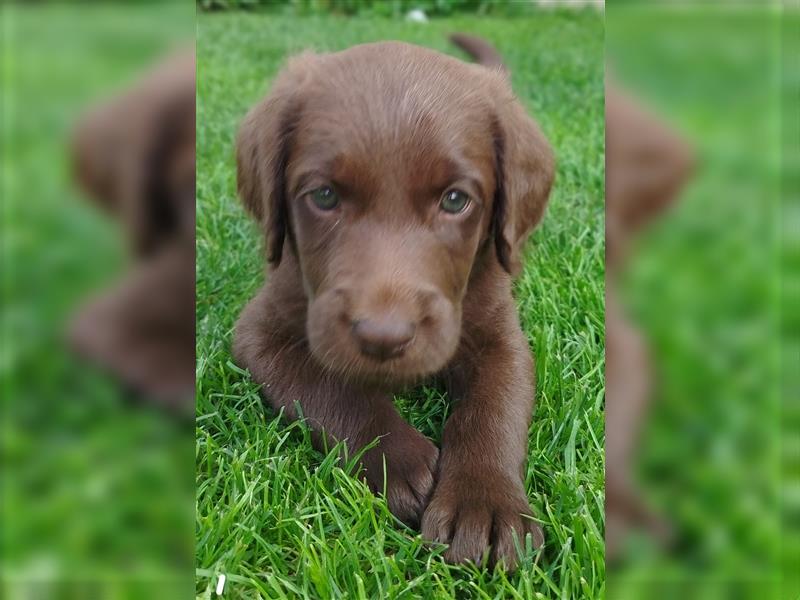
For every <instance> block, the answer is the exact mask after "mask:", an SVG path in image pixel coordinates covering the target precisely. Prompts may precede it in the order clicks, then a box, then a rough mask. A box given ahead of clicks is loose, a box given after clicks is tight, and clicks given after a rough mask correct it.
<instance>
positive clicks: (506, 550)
mask: <svg viewBox="0 0 800 600" xmlns="http://www.w3.org/2000/svg"><path fill="white" fill-rule="evenodd" d="M509 312H510V313H511V314H513V315H514V316H513V317H509V319H508V323H507V324H506V325H505V326H504V327H502V331H498V332H497V333H496V334H495V335H494V336H493V337H492V339H491V341H490V342H489V343H487V345H486V346H485V347H484V348H482V349H481V352H480V360H474V359H473V360H470V361H469V363H468V364H464V365H463V366H462V367H461V369H462V372H463V373H467V375H466V376H465V377H464V378H463V381H462V382H461V383H459V384H458V385H459V387H460V386H461V385H463V386H464V389H463V392H459V391H455V393H456V394H457V395H456V396H455V398H456V399H457V404H456V407H455V409H454V411H453V414H452V416H451V417H450V419H449V420H448V421H447V424H446V425H445V429H444V436H443V439H442V452H441V457H440V459H439V471H438V482H437V484H436V489H435V491H434V494H433V498H432V499H431V502H430V504H429V505H428V509H427V510H426V512H425V515H424V516H423V519H422V534H423V535H424V536H425V537H427V538H428V539H432V540H435V541H438V542H443V543H447V544H449V546H450V547H449V548H448V550H447V552H446V553H445V558H446V559H447V560H449V561H451V562H463V561H466V560H472V561H475V562H480V561H481V560H482V557H483V555H484V553H485V552H486V551H487V550H490V559H491V561H492V562H496V561H498V560H501V559H502V560H504V561H505V564H506V565H507V566H508V567H509V568H513V567H514V566H515V564H516V559H517V557H516V551H515V547H514V541H513V536H514V532H516V535H517V536H518V537H519V539H520V543H521V544H523V545H524V538H525V535H526V534H528V533H530V534H532V538H533V539H532V541H533V544H534V546H537V547H538V546H540V545H541V544H542V543H543V541H544V537H543V535H542V532H541V529H540V528H539V526H538V525H536V523H534V522H533V521H532V520H531V519H530V515H531V508H530V505H529V504H528V499H527V497H526V494H525V488H524V486H523V479H522V477H523V468H524V464H525V457H526V453H527V452H526V451H527V446H528V444H527V439H528V424H529V422H530V416H531V411H532V407H533V394H534V387H533V362H532V359H531V355H530V351H529V349H528V345H527V343H526V341H525V339H524V337H523V335H522V332H521V331H520V329H519V325H518V323H517V321H516V316H515V313H513V311H509ZM452 392H453V391H451V393H452ZM460 393H463V396H460Z"/></svg>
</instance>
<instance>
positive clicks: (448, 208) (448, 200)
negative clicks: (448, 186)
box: [439, 190, 469, 215]
mask: <svg viewBox="0 0 800 600" xmlns="http://www.w3.org/2000/svg"><path fill="white" fill-rule="evenodd" d="M468 205H469V196H468V195H467V194H466V193H464V192H462V191H461V190H448V191H447V192H445V194H444V196H442V200H441V202H439V206H440V207H441V209H442V210H443V211H444V212H446V213H450V214H451V215H455V214H458V213H460V212H463V211H464V210H465V209H466V208H467V206H468Z"/></svg>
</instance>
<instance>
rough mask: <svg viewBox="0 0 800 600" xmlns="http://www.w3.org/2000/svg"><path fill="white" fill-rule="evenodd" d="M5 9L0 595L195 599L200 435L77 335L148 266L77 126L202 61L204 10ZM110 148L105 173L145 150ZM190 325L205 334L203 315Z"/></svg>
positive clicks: (124, 117)
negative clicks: (105, 203)
mask: <svg viewBox="0 0 800 600" xmlns="http://www.w3.org/2000/svg"><path fill="white" fill-rule="evenodd" d="M0 10H2V61H1V64H2V67H0V68H2V84H0V88H1V89H2V111H3V112H2V148H3V152H2V160H3V171H2V173H3V176H2V199H3V202H2V206H3V217H2V234H1V235H0V238H1V239H2V244H3V249H2V253H1V254H2V267H0V270H1V271H2V274H3V277H2V298H3V300H2V309H3V310H2V327H3V334H2V353H1V354H0V356H1V357H2V358H0V381H2V390H3V393H2V435H1V436H0V447H1V448H2V474H1V475H0V477H2V482H1V483H0V488H1V489H2V501H1V502H0V517H1V522H2V525H0V540H2V541H1V542H0V543H1V544H2V546H1V548H2V550H1V555H0V556H1V560H2V563H1V564H2V567H1V569H2V571H1V572H2V583H1V584H0V597H3V598H11V599H16V598H50V597H65V598H71V597H75V598H124V597H141V598H159V597H165V598H176V597H182V596H189V595H190V594H191V593H192V579H193V577H192V576H193V573H192V550H193V543H194V542H193V533H194V532H193V527H192V520H193V515H192V498H193V483H192V482H193V477H192V475H193V471H194V466H193V465H194V456H193V452H192V447H193V446H192V427H191V422H190V421H188V420H187V419H186V418H180V417H179V416H177V415H176V414H174V411H168V410H165V407H164V406H163V404H159V403H151V402H148V401H147V400H148V398H146V396H147V394H143V393H142V390H141V389H139V388H137V387H136V386H134V385H133V384H130V385H127V384H125V385H120V377H119V374H118V373H117V372H115V369H114V368H113V367H111V366H110V365H109V366H105V367H104V366H100V365H99V364H98V361H97V360H86V359H84V358H78V357H77V355H76V354H75V353H73V352H72V351H70V350H68V339H69V336H70V335H72V334H68V332H67V328H68V323H70V322H72V320H73V319H74V317H75V315H76V314H78V313H79V312H80V311H81V310H82V309H83V308H84V307H85V306H86V305H87V302H89V301H90V300H89V299H90V298H95V297H96V295H97V294H103V293H104V292H105V291H106V290H109V289H113V288H114V287H115V286H119V285H120V283H121V282H122V281H123V280H124V279H125V278H126V277H128V274H129V273H132V272H133V271H135V270H136V269H138V268H139V267H138V265H139V263H140V259H139V255H138V254H137V253H136V252H134V251H133V250H132V248H131V246H132V244H131V240H130V236H129V235H128V231H127V230H126V226H125V225H124V224H123V222H122V221H124V218H121V217H120V211H117V210H103V209H101V207H100V206H98V203H100V202H101V201H102V199H101V198H100V197H99V196H103V195H104V194H102V193H101V194H99V196H98V197H96V198H90V197H91V196H92V194H91V193H90V192H89V190H88V187H87V186H85V185H84V186H79V181H78V177H76V175H77V173H76V170H77V168H76V166H77V165H76V163H77V162H78V161H77V156H76V152H77V149H76V147H75V145H74V135H75V134H74V132H75V129H76V126H77V124H78V121H79V119H83V118H84V117H85V116H86V115H87V112H88V113H91V112H92V111H94V110H95V108H94V107H98V106H102V105H104V103H106V102H108V101H109V99H110V98H112V97H118V96H119V95H124V94H125V93H127V90H129V89H130V88H131V86H133V85H135V82H136V81H138V80H139V78H140V77H141V76H142V73H144V72H146V71H147V70H149V69H151V68H152V66H153V65H154V64H157V63H159V62H160V61H161V60H162V58H163V57H164V56H165V55H167V54H169V53H171V52H173V51H174V49H175V48H176V47H177V46H185V45H186V44H187V43H189V44H190V46H191V44H192V41H193V40H192V37H193V32H194V11H195V6H194V4H193V3H191V2H183V3H181V4H178V3H173V4H169V5H166V6H162V7H159V8H158V13H156V12H155V8H154V7H153V6H151V5H148V4H139V3H133V4H122V3H120V4H113V5H99V4H94V3H89V4H73V5H70V4H56V3H20V4H11V3H3V5H2V8H0ZM190 74H191V75H192V76H193V68H190ZM134 104H136V103H134ZM138 104H139V107H138V108H137V107H136V106H132V107H129V109H128V110H123V111H121V112H119V113H117V114H116V115H115V116H114V118H112V119H110V122H109V123H108V124H107V127H104V128H101V130H103V131H111V130H112V129H114V128H115V127H116V129H115V130H117V131H122V130H121V129H120V128H119V124H120V123H125V122H126V121H127V122H130V123H134V122H136V119H137V118H138V117H137V116H136V115H137V112H141V109H142V107H143V106H146V105H147V103H146V102H144V103H142V102H139V103H138ZM193 108H194V107H193V102H192V106H191V110H192V111H193ZM192 122H193V118H192ZM192 134H193V132H192ZM101 146H102V147H101V148H99V149H98V150H97V154H98V158H99V159H101V162H102V161H106V162H108V163H109V164H111V163H112V162H114V161H116V160H117V159H118V158H119V157H120V156H122V155H123V154H124V153H125V152H127V151H128V150H130V149H131V148H133V147H134V142H133V140H132V139H130V137H129V136H128V135H127V134H126V135H123V136H121V137H120V138H119V139H109V140H105V141H104V143H103V144H101ZM191 146H192V153H193V147H194V144H193V142H192V144H191ZM193 162H194V161H193V158H192V160H191V163H192V168H191V171H192V175H193ZM131 177H132V180H131V182H132V183H133V184H134V185H136V184H137V183H138V182H141V181H144V178H143V177H142V176H140V174H132V175H131ZM192 187H193V184H192ZM92 200H94V202H92ZM192 204H193V202H192ZM126 218H127V217H126ZM188 275H189V277H190V278H193V269H192V268H191V266H190V269H189V271H188ZM158 293H159V290H154V291H153V294H154V295H155V294H158ZM161 293H162V294H164V293H165V294H166V295H167V296H168V295H169V293H168V292H164V291H163V290H161ZM187 309H188V316H189V318H190V319H191V320H192V326H193V305H192V304H190V305H189V306H188V307H187ZM89 324H90V325H92V326H94V329H95V330H96V332H99V330H100V329H101V328H100V327H99V325H98V323H97V322H95V321H92V319H90V323H89ZM121 356H122V357H124V356H125V354H122V355H121ZM96 358H97V356H96V355H95V356H94V359H96ZM190 358H191V361H190V362H189V367H190V369H191V370H190V373H189V374H190V376H191V375H192V373H193V356H192V357H190ZM190 393H191V392H190ZM191 400H192V398H191V396H190V397H189V401H191Z"/></svg>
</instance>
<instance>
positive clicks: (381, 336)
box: [352, 317, 416, 361]
mask: <svg viewBox="0 0 800 600" xmlns="http://www.w3.org/2000/svg"><path fill="white" fill-rule="evenodd" d="M415 329H416V327H415V326H414V323H411V322H410V321H406V320H405V319H402V318H397V317H382V318H375V319H359V320H356V321H353V329H352V333H353V337H354V338H355V340H356V341H357V342H358V347H359V348H360V349H361V353H362V354H364V355H365V356H369V357H370V358H375V359H377V360H381V361H383V360H389V359H390V358H396V357H398V356H401V355H402V354H403V352H404V351H405V349H406V346H408V344H409V342H410V341H411V340H412V339H413V338H414V331H415Z"/></svg>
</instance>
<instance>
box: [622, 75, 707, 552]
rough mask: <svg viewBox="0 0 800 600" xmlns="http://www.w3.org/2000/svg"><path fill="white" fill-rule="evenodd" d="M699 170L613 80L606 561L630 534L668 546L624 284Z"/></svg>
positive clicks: (646, 367) (647, 389) (644, 381)
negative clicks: (643, 434) (646, 442)
mask: <svg viewBox="0 0 800 600" xmlns="http://www.w3.org/2000/svg"><path fill="white" fill-rule="evenodd" d="M692 165H693V158H692V153H691V151H690V149H689V147H688V146H687V144H686V143H685V142H684V141H683V140H682V139H681V138H680V137H679V136H678V135H676V134H675V133H673V132H672V131H671V130H670V129H669V128H668V127H667V126H666V125H664V124H663V123H662V122H661V121H660V120H659V119H658V118H657V117H655V116H654V115H652V114H651V113H650V112H649V111H648V110H646V109H645V108H644V107H643V106H642V105H641V103H640V102H638V101H637V100H636V99H634V98H633V97H632V96H630V95H629V94H627V93H626V92H624V91H623V90H622V89H621V88H620V87H619V86H618V85H617V84H616V83H614V82H613V81H610V80H609V79H607V80H606V267H607V273H608V275H607V279H606V557H607V559H610V560H614V559H615V558H616V557H617V556H618V554H619V551H620V544H621V543H622V542H623V540H624V538H625V536H626V534H627V533H628V531H630V530H631V529H634V528H641V529H644V530H645V531H647V532H648V533H650V534H651V535H653V536H654V537H655V538H656V539H657V540H659V541H660V542H661V543H666V542H667V541H668V539H669V537H670V529H669V526H668V524H667V523H665V522H664V521H663V520H662V519H661V518H660V517H659V516H657V515H656V514H654V513H653V512H652V511H651V510H650V509H649V508H648V506H647V504H646V502H645V501H644V499H643V498H642V496H641V494H640V492H639V491H638V490H637V488H636V486H635V485H634V483H633V466H634V465H633V459H634V457H635V453H636V448H637V441H638V437H639V433H640V431H641V428H642V425H643V423H644V420H645V416H646V410H647V405H648V403H649V400H650V395H651V384H652V373H651V366H650V359H649V357H648V351H647V343H646V340H645V338H644V336H643V335H642V333H641V332H640V331H639V329H638V328H637V327H636V325H635V324H634V323H632V322H631V320H630V319H629V317H628V315H627V314H626V313H625V310H624V307H623V304H622V302H621V301H620V298H619V278H620V275H621V273H622V270H623V268H624V266H625V264H626V259H627V258H628V254H629V252H628V249H629V246H630V243H631V241H632V239H633V238H634V236H635V235H636V234H637V233H638V232H639V231H640V230H641V229H642V228H644V227H645V226H646V225H647V224H649V223H650V222H651V221H653V220H654V219H656V218H658V217H659V216H660V215H661V214H662V213H663V211H664V210H666V209H667V208H668V207H669V206H670V205H671V204H672V203H673V202H675V200H676V199H677V197H678V193H679V192H680V191H681V189H682V188H683V186H684V184H685V182H686V180H687V178H688V176H689V175H690V173H691V170H692Z"/></svg>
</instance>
